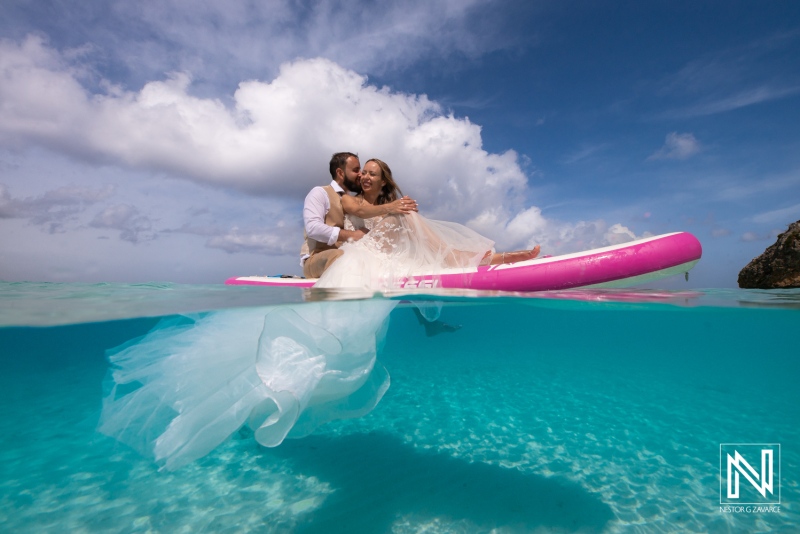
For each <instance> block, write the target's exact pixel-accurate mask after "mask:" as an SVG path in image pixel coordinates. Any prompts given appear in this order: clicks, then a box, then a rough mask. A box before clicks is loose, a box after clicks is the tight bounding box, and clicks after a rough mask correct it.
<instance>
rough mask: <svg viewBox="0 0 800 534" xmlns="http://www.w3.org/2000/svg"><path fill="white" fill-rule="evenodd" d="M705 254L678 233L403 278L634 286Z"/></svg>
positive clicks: (515, 287)
mask: <svg viewBox="0 0 800 534" xmlns="http://www.w3.org/2000/svg"><path fill="white" fill-rule="evenodd" d="M702 252H703V250H702V247H701V246H700V242H699V241H698V240H697V238H696V237H694V236H693V235H692V234H689V233H686V232H676V233H672V234H663V235H659V236H654V237H648V238H645V239H638V240H636V241H629V242H627V243H622V244H620V245H613V246H610V247H603V248H596V249H593V250H586V251H584V252H576V253H573V254H564V255H562V256H550V257H542V258H535V259H532V260H527V261H521V262H517V263H506V264H502V265H489V266H485V267H473V268H470V269H444V270H442V271H441V272H438V273H420V274H418V275H414V276H412V277H410V278H408V279H405V280H402V281H401V284H400V285H401V287H403V288H406V289H415V288H433V287H441V288H461V289H482V290H500V291H548V290H556V289H569V288H573V287H628V286H632V285H636V284H642V283H646V282H651V281H653V280H658V279H661V278H666V277H668V276H673V275H676V274H683V273H687V272H688V271H689V269H691V268H692V267H694V265H695V264H696V263H697V262H698V261H699V260H700V256H701V255H702ZM316 281H317V279H316V278H286V277H281V276H239V277H235V278H229V279H228V280H226V281H225V283H226V284H229V285H259V286H279V287H313V286H314V283H315V282H316Z"/></svg>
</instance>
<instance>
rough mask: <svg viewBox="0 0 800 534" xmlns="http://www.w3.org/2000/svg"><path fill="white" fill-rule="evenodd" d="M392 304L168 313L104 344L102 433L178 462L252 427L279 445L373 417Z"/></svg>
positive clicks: (166, 462)
mask: <svg viewBox="0 0 800 534" xmlns="http://www.w3.org/2000/svg"><path fill="white" fill-rule="evenodd" d="M396 304H397V301H389V300H383V299H372V300H358V301H338V302H316V303H306V304H300V305H293V306H279V307H272V308H251V309H236V310H227V311H217V312H211V313H208V314H205V315H198V316H193V317H189V316H186V317H178V318H172V319H165V320H163V321H162V322H161V323H159V324H158V325H157V326H156V327H155V328H154V329H153V330H152V331H151V332H149V333H148V334H146V335H145V336H143V337H141V338H139V339H135V340H132V341H130V342H128V343H126V344H124V345H122V346H120V347H117V348H115V349H112V350H110V351H109V352H108V357H109V360H110V362H111V369H110V370H109V372H108V375H107V377H106V380H105V384H104V399H103V409H102V414H101V417H100V423H99V427H98V429H99V431H100V432H102V433H103V434H106V435H108V436H111V437H114V438H116V439H118V440H119V441H121V442H123V443H125V444H127V445H129V446H131V447H133V448H134V449H136V450H138V451H139V452H140V453H142V454H144V455H145V456H149V457H152V458H153V459H154V460H155V461H156V462H157V463H158V464H159V465H160V466H161V468H163V469H169V470H171V469H176V468H179V467H181V466H183V465H185V464H187V463H189V462H192V461H194V460H196V459H198V458H200V457H202V456H204V455H205V454H207V453H209V452H210V451H211V450H213V449H214V448H215V447H216V446H217V445H219V444H220V443H222V442H223V441H225V440H226V439H227V438H228V437H229V436H230V435H231V434H232V433H234V432H236V431H237V430H238V429H239V428H240V427H242V426H243V425H245V424H247V425H249V426H250V427H251V428H252V429H253V431H254V436H255V439H256V440H257V441H258V442H259V443H261V444H262V445H264V446H267V447H274V446H277V445H279V444H280V443H281V442H282V441H283V440H284V439H285V438H298V437H303V436H306V435H308V434H310V433H311V432H313V430H314V429H315V428H317V427H318V426H320V425H322V424H324V423H326V422H328V421H332V420H335V419H346V418H354V417H361V416H363V415H365V414H367V413H369V412H370V411H371V410H372V409H373V408H374V407H375V406H376V405H377V404H378V402H379V401H380V399H381V397H382V396H383V394H384V393H385V392H386V390H387V388H388V387H389V374H388V372H387V371H386V369H385V368H384V367H383V366H382V365H381V364H380V363H378V362H377V361H376V355H377V350H378V348H379V345H380V342H381V340H382V339H383V337H384V334H385V331H386V328H387V326H388V320H389V313H390V312H391V310H392V309H393V308H394V307H395V306H396Z"/></svg>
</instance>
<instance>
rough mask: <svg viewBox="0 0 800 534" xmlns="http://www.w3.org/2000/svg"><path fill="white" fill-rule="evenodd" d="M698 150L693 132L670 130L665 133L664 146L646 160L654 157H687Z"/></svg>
mask: <svg viewBox="0 0 800 534" xmlns="http://www.w3.org/2000/svg"><path fill="white" fill-rule="evenodd" d="M698 152H700V143H699V142H698V141H697V139H695V137H694V135H693V134H690V133H684V134H679V133H678V132H672V133H669V134H667V138H666V140H665V141H664V146H662V147H661V148H659V149H658V150H657V151H656V152H654V153H653V154H651V155H650V157H648V158H647V159H648V160H656V159H688V158H690V157H692V156H694V155H695V154H697V153H698Z"/></svg>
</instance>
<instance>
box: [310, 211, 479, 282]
mask: <svg viewBox="0 0 800 534" xmlns="http://www.w3.org/2000/svg"><path fill="white" fill-rule="evenodd" d="M365 223H366V224H365V226H366V227H367V228H368V229H369V233H368V234H367V235H366V236H364V237H363V238H362V239H360V240H359V241H355V242H349V243H345V244H343V245H342V246H341V247H340V249H341V250H342V251H344V255H343V256H342V257H340V258H339V259H338V260H336V263H334V264H333V265H331V266H330V267H329V268H328V269H327V270H326V271H325V272H324V273H323V274H322V276H321V277H320V279H319V281H318V282H317V283H316V284H315V286H314V287H322V288H336V287H346V288H353V287H357V288H368V289H391V288H396V287H400V286H402V283H403V282H404V281H405V280H406V279H408V278H410V277H412V276H414V275H419V274H433V273H437V272H441V271H442V270H444V269H459V268H473V267H476V266H478V264H479V263H480V262H481V260H482V259H483V257H484V256H485V255H486V253H487V252H490V251H494V242H493V241H492V240H490V239H487V238H485V237H483V236H482V235H480V234H478V233H477V232H475V231H473V230H470V229H469V228H467V227H466V226H463V225H460V224H456V223H451V222H445V221H434V220H430V219H426V218H425V217H422V216H421V215H419V214H417V213H410V214H408V215H390V216H387V217H384V218H381V219H368V220H367V221H365Z"/></svg>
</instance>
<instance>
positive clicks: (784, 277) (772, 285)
mask: <svg viewBox="0 0 800 534" xmlns="http://www.w3.org/2000/svg"><path fill="white" fill-rule="evenodd" d="M739 287H744V288H752V289H784V288H790V287H800V221H797V222H794V223H792V224H790V225H789V228H788V229H787V230H786V231H785V232H783V233H782V234H781V235H779V236H778V240H777V241H776V242H775V244H774V245H772V246H771V247H769V248H768V249H767V250H765V251H764V253H763V254H762V255H761V256H759V257H757V258H755V259H754V260H753V261H751V262H750V263H748V264H747V266H746V267H745V268H744V269H742V270H741V272H739Z"/></svg>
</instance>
